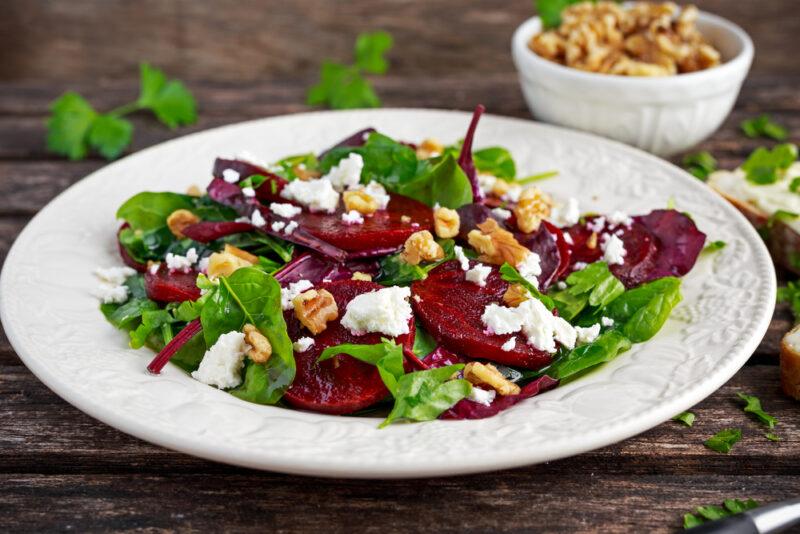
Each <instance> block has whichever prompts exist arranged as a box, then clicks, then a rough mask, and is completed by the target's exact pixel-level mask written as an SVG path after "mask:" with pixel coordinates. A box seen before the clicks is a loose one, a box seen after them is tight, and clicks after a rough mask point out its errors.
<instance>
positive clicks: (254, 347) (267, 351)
mask: <svg viewBox="0 0 800 534" xmlns="http://www.w3.org/2000/svg"><path fill="white" fill-rule="evenodd" d="M242 332H244V340H245V342H246V343H247V344H248V345H250V350H248V351H247V356H248V357H249V358H250V359H251V360H253V361H254V362H256V363H267V360H269V357H270V356H272V345H270V342H269V339H267V338H266V336H265V335H264V334H262V333H261V332H260V331H259V330H258V328H256V327H255V325H252V324H246V325H244V328H243V329H242Z"/></svg>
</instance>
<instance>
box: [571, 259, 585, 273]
mask: <svg viewBox="0 0 800 534" xmlns="http://www.w3.org/2000/svg"><path fill="white" fill-rule="evenodd" d="M588 266H589V264H588V263H586V262H585V261H576V262H575V263H574V264H573V265H572V270H573V271H582V270H584V269H585V268H586V267H588Z"/></svg>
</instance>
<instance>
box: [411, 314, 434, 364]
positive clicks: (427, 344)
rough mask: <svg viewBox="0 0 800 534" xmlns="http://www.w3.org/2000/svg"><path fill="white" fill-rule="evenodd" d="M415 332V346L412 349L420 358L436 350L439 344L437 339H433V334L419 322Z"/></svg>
mask: <svg viewBox="0 0 800 534" xmlns="http://www.w3.org/2000/svg"><path fill="white" fill-rule="evenodd" d="M415 332H416V333H415V335H414V347H413V348H412V350H413V352H414V354H416V355H417V357H418V358H425V356H427V355H428V354H430V353H431V352H433V351H434V350H436V347H438V346H439V344H438V343H436V340H435V339H433V336H432V335H430V334H429V333H428V331H427V330H425V329H424V328H423V327H422V325H421V324H420V323H419V322H418V323H417V325H416V330H415Z"/></svg>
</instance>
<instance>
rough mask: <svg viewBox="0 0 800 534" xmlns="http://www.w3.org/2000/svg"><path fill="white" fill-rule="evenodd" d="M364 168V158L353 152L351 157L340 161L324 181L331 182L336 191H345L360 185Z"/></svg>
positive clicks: (324, 177)
mask: <svg viewBox="0 0 800 534" xmlns="http://www.w3.org/2000/svg"><path fill="white" fill-rule="evenodd" d="M363 168H364V158H362V157H361V154H356V153H355V152H351V153H350V155H349V156H347V157H346V158H343V159H341V160H339V163H337V164H336V165H334V166H333V167H332V168H331V170H330V171H328V174H326V175H325V176H323V177H322V179H323V180H327V181H329V182H330V183H331V185H332V186H333V188H334V189H335V190H337V191H344V190H345V189H351V188H353V187H355V186H357V185H358V183H359V182H360V181H361V170H362V169H363Z"/></svg>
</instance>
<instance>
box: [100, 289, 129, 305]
mask: <svg viewBox="0 0 800 534" xmlns="http://www.w3.org/2000/svg"><path fill="white" fill-rule="evenodd" d="M96 294H97V298H99V299H100V302H102V303H103V304H122V303H123V302H125V301H126V300H128V286H122V285H119V286H113V285H111V284H100V285H99V286H97V293H96Z"/></svg>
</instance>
